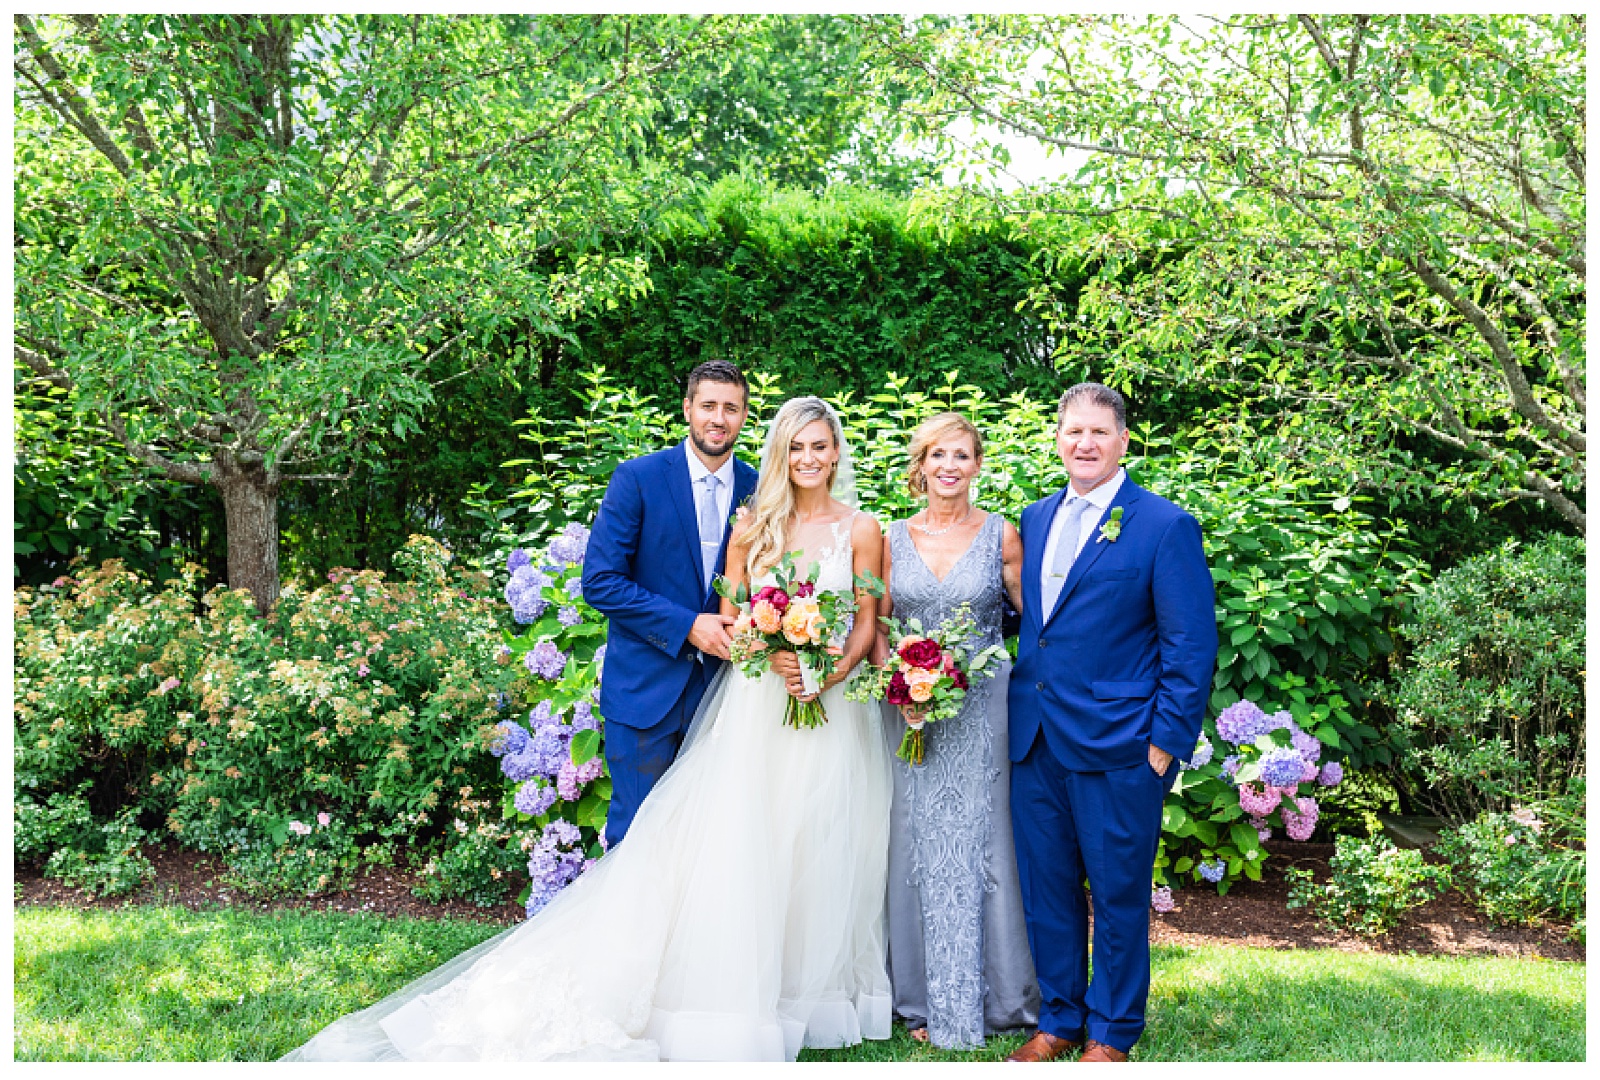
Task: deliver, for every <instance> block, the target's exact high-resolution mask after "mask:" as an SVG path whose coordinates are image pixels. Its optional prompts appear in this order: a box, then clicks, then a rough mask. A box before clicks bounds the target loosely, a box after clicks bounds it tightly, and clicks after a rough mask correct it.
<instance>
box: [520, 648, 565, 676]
mask: <svg viewBox="0 0 1600 1080" xmlns="http://www.w3.org/2000/svg"><path fill="white" fill-rule="evenodd" d="M522 662H523V664H525V665H526V666H527V668H528V673H529V674H530V675H537V676H539V677H540V678H542V679H559V678H561V673H562V672H563V671H565V670H566V669H567V654H566V653H564V652H562V651H561V650H560V649H558V648H556V643H555V642H553V641H541V642H539V644H537V645H535V646H534V647H533V648H532V649H530V650H529V651H528V655H527V656H525V657H523V660H522Z"/></svg>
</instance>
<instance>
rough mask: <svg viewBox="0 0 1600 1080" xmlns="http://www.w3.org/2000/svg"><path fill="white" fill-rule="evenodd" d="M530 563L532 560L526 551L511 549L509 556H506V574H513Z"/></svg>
mask: <svg viewBox="0 0 1600 1080" xmlns="http://www.w3.org/2000/svg"><path fill="white" fill-rule="evenodd" d="M531 562H533V558H532V556H530V555H529V554H528V553H527V552H526V551H524V550H522V549H521V548H512V549H511V554H510V555H507V556H506V572H507V573H509V574H515V573H516V572H517V571H518V570H521V569H522V568H523V567H524V566H527V565H528V564H529V563H531Z"/></svg>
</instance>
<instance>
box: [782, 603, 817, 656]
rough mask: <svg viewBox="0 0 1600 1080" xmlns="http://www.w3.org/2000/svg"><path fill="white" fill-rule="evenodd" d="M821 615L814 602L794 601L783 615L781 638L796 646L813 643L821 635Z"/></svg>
mask: <svg viewBox="0 0 1600 1080" xmlns="http://www.w3.org/2000/svg"><path fill="white" fill-rule="evenodd" d="M821 627H822V614H821V611H820V610H819V609H818V607H817V605H816V602H815V601H811V600H794V601H791V602H790V604H789V610H788V611H786V612H784V613H783V636H784V637H786V638H788V639H789V640H790V641H792V642H793V643H794V644H796V645H805V644H808V643H814V642H815V641H817V640H818V635H819V634H820V633H821Z"/></svg>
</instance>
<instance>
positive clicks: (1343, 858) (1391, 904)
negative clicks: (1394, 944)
mask: <svg viewBox="0 0 1600 1080" xmlns="http://www.w3.org/2000/svg"><path fill="white" fill-rule="evenodd" d="M1329 866H1331V867H1332V869H1333V876H1332V878H1331V879H1330V880H1329V881H1328V882H1327V883H1325V884H1322V885H1318V884H1316V883H1315V881H1313V879H1312V876H1311V871H1309V870H1303V869H1290V870H1289V871H1288V877H1289V880H1290V881H1292V882H1293V883H1294V884H1293V886H1292V888H1291V889H1290V892H1289V906H1290V907H1292V908H1296V907H1309V908H1310V909H1311V910H1312V912H1313V913H1315V914H1316V915H1318V916H1320V917H1321V918H1322V920H1323V921H1324V922H1325V923H1327V925H1328V926H1329V927H1330V928H1331V929H1334V930H1353V931H1355V932H1356V933H1358V934H1365V935H1368V936H1376V935H1379V934H1385V933H1388V932H1389V931H1390V930H1392V929H1394V926H1395V924H1396V923H1398V922H1399V921H1400V917H1401V916H1402V915H1404V914H1405V913H1406V912H1407V911H1409V910H1411V909H1412V908H1414V907H1416V906H1418V905H1419V904H1425V903H1427V902H1428V901H1429V900H1431V899H1433V898H1434V897H1435V896H1437V895H1439V893H1441V892H1442V891H1444V889H1445V888H1446V887H1448V885H1449V884H1450V870H1449V868H1448V867H1445V866H1430V865H1429V864H1428V862H1427V860H1426V859H1425V858H1424V857H1423V854H1422V852H1421V851H1419V850H1417V849H1415V848H1397V847H1395V846H1394V845H1393V844H1391V843H1390V842H1389V841H1388V840H1386V839H1384V838H1383V837H1382V836H1376V837H1373V838H1372V839H1370V840H1363V839H1361V838H1360V837H1356V836H1341V837H1339V838H1338V839H1337V840H1335V841H1334V855H1333V858H1332V859H1330V860H1329Z"/></svg>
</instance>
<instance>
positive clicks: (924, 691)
mask: <svg viewBox="0 0 1600 1080" xmlns="http://www.w3.org/2000/svg"><path fill="white" fill-rule="evenodd" d="M931 697H933V687H931V686H929V685H928V684H927V683H923V682H917V683H912V684H911V700H912V701H915V702H918V703H919V704H920V703H921V702H924V701H927V700H928V699H929V698H931Z"/></svg>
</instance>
